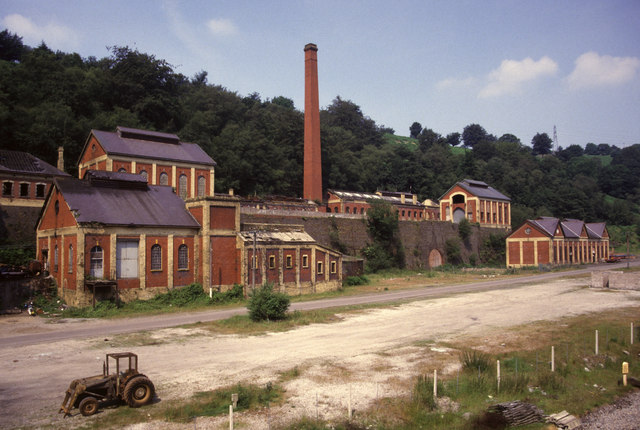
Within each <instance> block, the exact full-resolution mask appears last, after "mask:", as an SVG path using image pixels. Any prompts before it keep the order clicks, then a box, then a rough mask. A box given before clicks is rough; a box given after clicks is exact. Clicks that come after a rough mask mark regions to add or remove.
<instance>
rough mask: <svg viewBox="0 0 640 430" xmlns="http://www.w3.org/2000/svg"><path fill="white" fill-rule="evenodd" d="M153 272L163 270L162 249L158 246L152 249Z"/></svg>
mask: <svg viewBox="0 0 640 430" xmlns="http://www.w3.org/2000/svg"><path fill="white" fill-rule="evenodd" d="M151 270H162V248H161V247H160V245H157V244H156V245H153V246H152V247H151Z"/></svg>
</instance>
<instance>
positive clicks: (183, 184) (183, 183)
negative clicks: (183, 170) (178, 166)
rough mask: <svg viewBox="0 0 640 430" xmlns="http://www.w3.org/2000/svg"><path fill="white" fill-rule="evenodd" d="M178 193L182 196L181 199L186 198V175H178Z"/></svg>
mask: <svg viewBox="0 0 640 430" xmlns="http://www.w3.org/2000/svg"><path fill="white" fill-rule="evenodd" d="M178 187H179V189H178V195H179V196H180V197H182V200H184V199H186V198H187V175H180V178H178Z"/></svg>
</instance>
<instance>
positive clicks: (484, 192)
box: [440, 179, 511, 202]
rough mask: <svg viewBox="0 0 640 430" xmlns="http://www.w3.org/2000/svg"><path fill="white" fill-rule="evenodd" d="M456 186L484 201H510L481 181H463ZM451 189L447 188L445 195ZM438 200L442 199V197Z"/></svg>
mask: <svg viewBox="0 0 640 430" xmlns="http://www.w3.org/2000/svg"><path fill="white" fill-rule="evenodd" d="M456 185H459V186H460V187H462V188H464V189H465V190H467V191H468V192H470V193H471V194H473V195H474V196H477V197H482V198H485V199H492V200H505V201H508V202H510V201H511V199H510V198H509V197H507V196H505V195H504V194H502V193H501V192H500V191H498V190H496V189H495V188H493V187H491V186H489V185H488V184H487V183H485V182H482V181H475V180H473V179H463V180H462V181H460V182H458V183H457V184H456ZM454 186H455V185H454ZM451 188H453V187H451ZM451 188H449V190H448V191H447V193H448V192H449V191H450V190H451ZM447 193H445V194H447ZM440 199H442V197H441V198H440Z"/></svg>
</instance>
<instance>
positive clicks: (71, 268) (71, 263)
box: [68, 245, 73, 273]
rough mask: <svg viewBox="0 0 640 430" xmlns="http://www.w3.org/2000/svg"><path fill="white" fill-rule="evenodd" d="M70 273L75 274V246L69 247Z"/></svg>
mask: <svg viewBox="0 0 640 430" xmlns="http://www.w3.org/2000/svg"><path fill="white" fill-rule="evenodd" d="M68 266H69V273H72V272H73V245H69V263H68Z"/></svg>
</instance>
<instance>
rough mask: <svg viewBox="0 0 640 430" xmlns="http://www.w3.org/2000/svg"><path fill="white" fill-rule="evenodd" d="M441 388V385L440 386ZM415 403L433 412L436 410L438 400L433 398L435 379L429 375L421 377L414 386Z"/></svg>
mask: <svg viewBox="0 0 640 430" xmlns="http://www.w3.org/2000/svg"><path fill="white" fill-rule="evenodd" d="M438 388H440V384H438ZM413 401H414V403H415V404H416V405H418V406H421V407H424V408H426V409H427V410H429V411H432V410H434V409H435V408H436V399H435V397H433V379H432V378H430V377H429V376H427V375H420V376H418V379H417V380H416V383H415V385H414V386H413Z"/></svg>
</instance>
